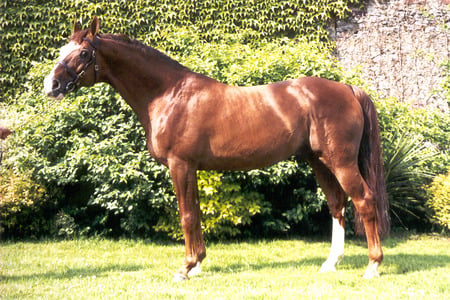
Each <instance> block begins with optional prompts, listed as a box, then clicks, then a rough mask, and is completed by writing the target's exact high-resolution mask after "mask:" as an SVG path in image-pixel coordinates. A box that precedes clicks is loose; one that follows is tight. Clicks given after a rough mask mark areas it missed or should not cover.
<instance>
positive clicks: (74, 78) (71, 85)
mask: <svg viewBox="0 0 450 300" xmlns="http://www.w3.org/2000/svg"><path fill="white" fill-rule="evenodd" d="M83 41H86V42H88V43H89V45H91V47H92V48H94V49H93V50H92V54H91V59H90V60H89V61H88V62H87V63H86V65H85V66H84V68H83V70H81V72H80V73H78V74H77V73H76V72H75V71H74V70H73V69H72V68H71V67H69V66H68V65H67V64H66V63H65V62H64V61H60V62H58V64H60V65H61V66H63V67H64V69H66V71H67V73H69V75H70V76H71V77H72V81H69V82H68V83H67V84H66V87H65V90H66V91H67V92H71V91H73V90H74V89H75V88H76V87H77V86H79V85H80V83H79V82H78V81H80V79H81V78H83V77H84V75H85V73H86V70H87V68H89V66H90V65H92V64H94V82H97V72H98V69H99V68H98V65H97V57H96V52H97V46H98V38H97V36H94V40H93V41H91V40H89V39H88V38H86V37H84V38H83Z"/></svg>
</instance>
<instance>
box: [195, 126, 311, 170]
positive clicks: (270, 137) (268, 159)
mask: <svg viewBox="0 0 450 300" xmlns="http://www.w3.org/2000/svg"><path fill="white" fill-rule="evenodd" d="M241 133H243V134H236V135H235V136H233V137H227V136H221V137H217V138H216V139H212V140H211V141H210V143H209V149H208V151H206V152H207V153H206V155H204V156H203V157H202V163H200V166H201V167H202V168H203V169H220V170H243V169H256V168H262V167H265V166H268V165H271V164H273V163H276V162H278V161H280V160H283V159H286V158H289V157H290V156H291V155H293V154H295V153H296V152H297V151H298V149H299V148H300V147H301V146H302V144H303V143H304V138H305V135H304V134H303V132H299V130H292V131H289V130H274V129H273V128H267V129H266V130H262V131H260V132H258V133H255V134H250V133H248V132H246V131H245V130H243V131H241Z"/></svg>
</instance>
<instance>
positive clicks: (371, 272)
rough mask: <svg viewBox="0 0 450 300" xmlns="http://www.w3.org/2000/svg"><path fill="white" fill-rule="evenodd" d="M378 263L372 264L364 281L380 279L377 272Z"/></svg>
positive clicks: (365, 273) (365, 274)
mask: <svg viewBox="0 0 450 300" xmlns="http://www.w3.org/2000/svg"><path fill="white" fill-rule="evenodd" d="M377 268H378V263H377V262H370V263H369V266H368V267H367V269H366V272H364V276H363V278H364V279H372V278H378V277H380V274H378V271H377Z"/></svg>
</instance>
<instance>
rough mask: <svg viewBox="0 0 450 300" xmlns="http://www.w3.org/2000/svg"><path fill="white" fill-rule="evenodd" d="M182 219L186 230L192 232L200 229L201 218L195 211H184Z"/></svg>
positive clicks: (182, 225) (182, 224)
mask: <svg viewBox="0 0 450 300" xmlns="http://www.w3.org/2000/svg"><path fill="white" fill-rule="evenodd" d="M180 221H181V227H182V228H183V230H184V231H185V232H191V231H192V230H196V229H198V228H199V227H200V226H199V224H200V220H199V219H198V217H197V216H196V215H195V214H193V213H187V212H185V213H183V215H182V216H181V218H180Z"/></svg>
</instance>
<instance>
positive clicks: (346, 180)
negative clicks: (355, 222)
mask: <svg viewBox="0 0 450 300" xmlns="http://www.w3.org/2000/svg"><path fill="white" fill-rule="evenodd" d="M334 174H335V176H336V178H337V179H338V181H339V183H340V185H341V186H342V188H343V189H344V191H345V192H346V193H347V194H348V195H349V196H350V197H351V198H352V201H353V204H354V206H355V208H356V210H357V211H358V213H359V214H360V216H361V218H362V220H363V223H364V229H365V231H366V238H367V246H368V248H369V266H368V267H367V269H366V272H365V274H364V278H367V279H369V278H373V277H378V276H379V275H378V271H377V268H378V265H379V264H380V263H381V261H382V260H383V251H382V249H381V243H380V237H379V234H378V229H377V218H376V207H375V203H374V200H373V193H372V191H371V190H370V189H369V187H368V186H367V184H366V182H365V181H364V179H363V178H362V176H361V173H360V172H359V168H358V165H357V163H356V162H355V163H350V164H349V165H348V166H345V167H342V166H341V167H336V168H335V169H334Z"/></svg>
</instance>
